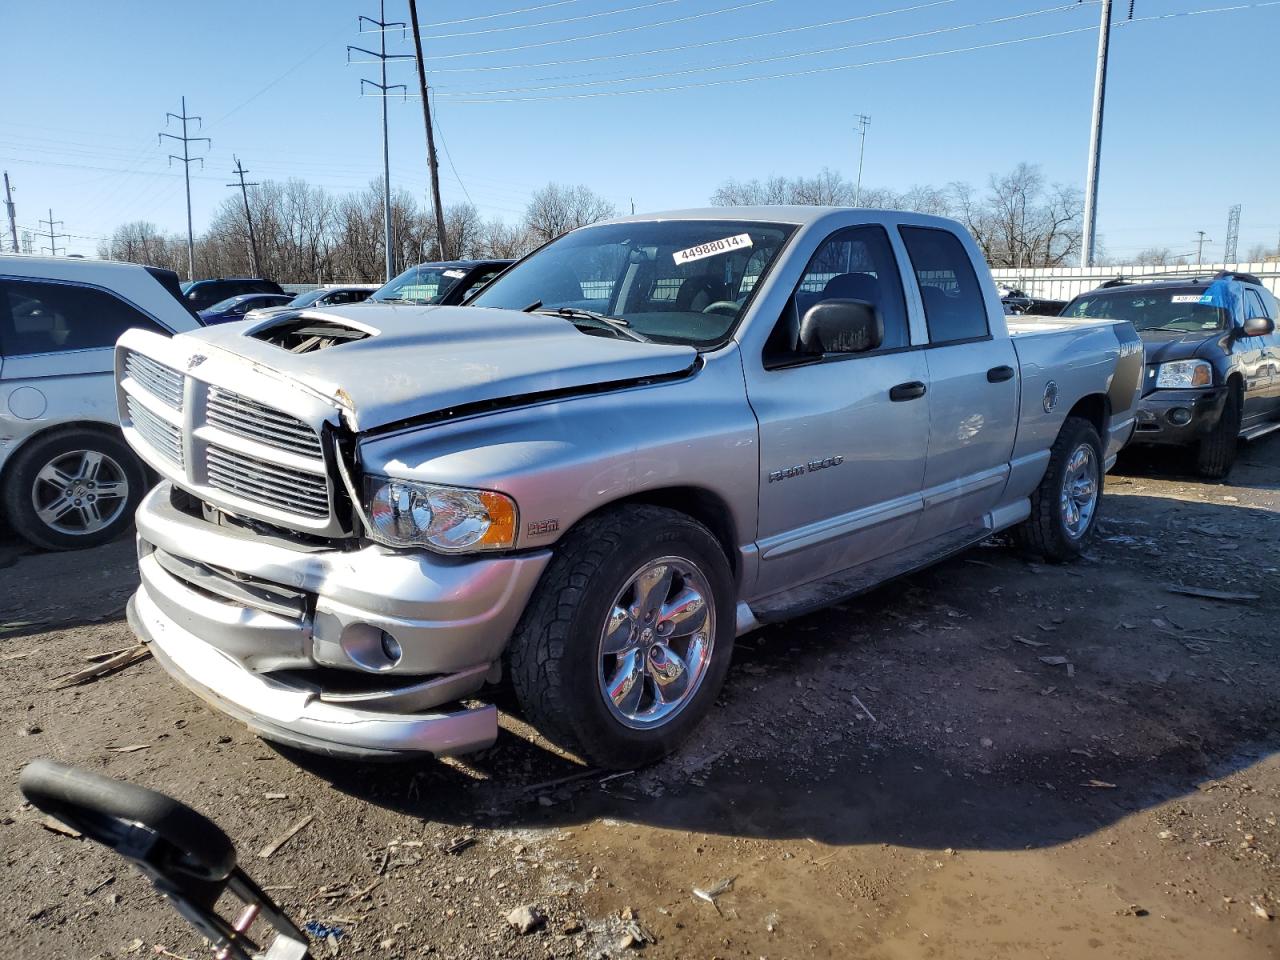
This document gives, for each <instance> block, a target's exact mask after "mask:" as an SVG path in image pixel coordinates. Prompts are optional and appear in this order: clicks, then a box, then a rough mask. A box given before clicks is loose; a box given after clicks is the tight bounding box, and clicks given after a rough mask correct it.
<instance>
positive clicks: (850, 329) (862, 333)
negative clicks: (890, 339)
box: [800, 300, 884, 354]
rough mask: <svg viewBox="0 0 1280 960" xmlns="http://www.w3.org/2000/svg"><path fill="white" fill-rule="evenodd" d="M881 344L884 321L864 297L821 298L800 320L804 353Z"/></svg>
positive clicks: (861, 349) (855, 350) (860, 349)
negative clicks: (850, 298)
mask: <svg viewBox="0 0 1280 960" xmlns="http://www.w3.org/2000/svg"><path fill="white" fill-rule="evenodd" d="M882 343H884V320H883V318H881V316H880V311H879V310H877V309H876V308H875V306H874V305H873V304H870V303H867V302H866V301H865V300H822V301H820V302H818V303H815V304H814V305H813V306H812V307H810V308H809V309H808V310H806V311H805V315H804V317H802V318H801V320H800V349H801V350H802V351H804V352H805V353H815V354H823V353H865V352H866V351H868V350H874V349H876V347H878V346H880V344H882Z"/></svg>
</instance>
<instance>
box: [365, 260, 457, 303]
mask: <svg viewBox="0 0 1280 960" xmlns="http://www.w3.org/2000/svg"><path fill="white" fill-rule="evenodd" d="M466 275H467V271H466V270H465V269H463V268H462V267H441V266H434V265H432V264H429V263H424V264H421V265H420V266H416V267H410V268H409V269H408V270H406V271H405V272H404V273H402V274H400V276H398V277H395V278H394V279H392V280H388V281H387V282H386V283H385V284H383V286H382V287H380V288H379V289H378V290H377V291H376V292H375V293H374V294H373V295H372V296H371V297H369V299H370V300H373V301H377V302H383V303H386V302H391V303H401V302H404V303H438V302H440V300H442V299H443V298H444V295H445V294H447V293H448V292H449V291H450V290H451V289H453V286H454V284H456V283H457V282H458V281H459V280H461V279H462V278H463V277H465V276H466Z"/></svg>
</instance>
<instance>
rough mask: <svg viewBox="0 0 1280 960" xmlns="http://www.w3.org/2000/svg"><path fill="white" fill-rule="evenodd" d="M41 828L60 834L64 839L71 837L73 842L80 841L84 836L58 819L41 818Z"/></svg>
mask: <svg viewBox="0 0 1280 960" xmlns="http://www.w3.org/2000/svg"><path fill="white" fill-rule="evenodd" d="M40 826H42V827H44V828H45V829H46V830H49V831H51V832H53V833H60V834H62V835H63V836H64V837H71V838H72V839H73V840H79V839H80V838H81V837H82V836H83V834H82V833H81V832H80V831H79V830H77V829H76V828H75V827H69V826H67V825H66V824H65V823H63V822H62V821H61V820H59V819H57V818H56V817H49V816H45V817H41V818H40Z"/></svg>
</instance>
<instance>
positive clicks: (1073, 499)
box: [1061, 443, 1102, 540]
mask: <svg viewBox="0 0 1280 960" xmlns="http://www.w3.org/2000/svg"><path fill="white" fill-rule="evenodd" d="M1101 483H1102V475H1101V473H1100V472H1099V471H1098V458H1097V457H1096V456H1094V453H1093V447H1092V446H1091V445H1090V444H1087V443H1082V444H1080V446H1078V447H1076V448H1075V450H1074V451H1073V452H1072V454H1071V457H1070V458H1069V459H1068V460H1067V469H1066V471H1065V474H1064V475H1063V478H1062V498H1061V502H1062V524H1063V526H1064V527H1066V529H1067V535H1068V536H1070V537H1071V538H1072V539H1073V540H1078V539H1080V538H1081V537H1082V536H1084V534H1085V531H1086V530H1088V529H1089V523H1090V522H1091V521H1092V520H1093V512H1094V511H1095V510H1096V509H1097V508H1098V489H1099V487H1100V486H1101Z"/></svg>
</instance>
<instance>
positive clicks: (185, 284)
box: [179, 280, 196, 293]
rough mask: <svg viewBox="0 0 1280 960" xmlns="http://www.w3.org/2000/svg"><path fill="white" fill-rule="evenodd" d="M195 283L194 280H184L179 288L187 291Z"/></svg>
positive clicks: (184, 291)
mask: <svg viewBox="0 0 1280 960" xmlns="http://www.w3.org/2000/svg"><path fill="white" fill-rule="evenodd" d="M195 285H196V282H195V281H194V280H184V281H183V282H182V284H181V285H180V286H179V289H180V290H181V291H182V292H183V293H187V292H188V291H189V290H190V289H191V288H192V287H194V286H195Z"/></svg>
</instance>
